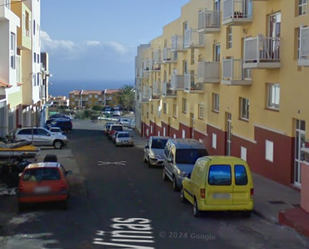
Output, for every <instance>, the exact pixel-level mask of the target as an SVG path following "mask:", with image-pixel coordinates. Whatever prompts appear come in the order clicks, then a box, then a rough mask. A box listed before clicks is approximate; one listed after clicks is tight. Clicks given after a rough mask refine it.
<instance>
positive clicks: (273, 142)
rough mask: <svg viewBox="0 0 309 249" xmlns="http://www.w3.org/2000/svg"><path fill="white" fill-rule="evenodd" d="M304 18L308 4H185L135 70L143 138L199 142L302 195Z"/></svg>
mask: <svg viewBox="0 0 309 249" xmlns="http://www.w3.org/2000/svg"><path fill="white" fill-rule="evenodd" d="M308 10H309V8H308V1H303V0H289V1H286V0H221V1H220V0H207V1H199V0H191V1H190V2H188V3H187V4H186V5H184V6H183V7H182V9H181V16H180V17H179V18H178V19H176V20H174V21H173V22H171V23H169V24H167V25H166V26H164V27H163V34H162V35H161V36H160V37H157V38H155V39H153V40H152V41H151V42H150V47H149V48H147V49H145V50H144V51H143V52H142V56H141V57H142V65H137V67H139V69H138V70H139V71H140V72H141V73H139V75H136V82H140V85H141V90H140V92H141V94H142V98H139V99H138V98H136V101H139V102H140V103H141V133H142V135H143V136H146V137H148V136H151V135H166V136H171V137H177V138H195V139H198V140H199V141H201V142H202V143H204V144H205V145H206V146H207V148H208V150H209V152H210V154H212V155H233V156H237V157H241V158H242V159H243V160H246V161H247V162H248V163H249V165H250V166H251V168H252V170H253V171H254V172H256V173H258V174H261V175H263V176H265V177H268V178H270V179H272V180H275V181H277V182H280V183H282V184H285V185H288V186H293V187H297V188H301V163H302V162H304V161H305V160H307V159H306V158H305V156H304V155H305V152H304V151H305V150H306V147H309V143H308V142H309V139H308V138H309V132H308V131H309V115H308V114H309V109H308V108H307V106H306V99H307V96H306V93H307V92H308V91H309V86H308V84H307V82H308V80H307V79H308V77H309V14H308ZM136 120H137V119H136Z"/></svg>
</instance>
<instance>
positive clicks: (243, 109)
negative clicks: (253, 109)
mask: <svg viewBox="0 0 309 249" xmlns="http://www.w3.org/2000/svg"><path fill="white" fill-rule="evenodd" d="M240 117H241V119H245V120H248V119H249V99H245V98H240Z"/></svg>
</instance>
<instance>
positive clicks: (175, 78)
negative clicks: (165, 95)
mask: <svg viewBox="0 0 309 249" xmlns="http://www.w3.org/2000/svg"><path fill="white" fill-rule="evenodd" d="M184 80H185V78H184V75H175V74H172V75H171V90H183V89H184Z"/></svg>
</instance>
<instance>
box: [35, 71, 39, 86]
mask: <svg viewBox="0 0 309 249" xmlns="http://www.w3.org/2000/svg"><path fill="white" fill-rule="evenodd" d="M36 76H37V81H36V84H37V86H39V85H40V74H37V75H36Z"/></svg>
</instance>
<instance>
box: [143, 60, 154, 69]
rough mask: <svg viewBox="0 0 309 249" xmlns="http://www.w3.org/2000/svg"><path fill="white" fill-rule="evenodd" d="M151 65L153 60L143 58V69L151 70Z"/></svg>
mask: <svg viewBox="0 0 309 249" xmlns="http://www.w3.org/2000/svg"><path fill="white" fill-rule="evenodd" d="M152 66H153V61H152V60H151V59H147V60H144V70H146V71H148V70H151V69H152Z"/></svg>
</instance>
